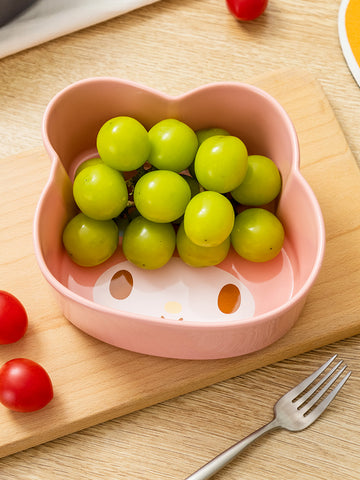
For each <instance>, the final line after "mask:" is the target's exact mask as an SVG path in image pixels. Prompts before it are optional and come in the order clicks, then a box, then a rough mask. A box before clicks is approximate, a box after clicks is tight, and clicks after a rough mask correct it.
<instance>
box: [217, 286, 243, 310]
mask: <svg viewBox="0 0 360 480" xmlns="http://www.w3.org/2000/svg"><path fill="white" fill-rule="evenodd" d="M240 304H241V294H240V290H239V289H238V287H237V286H236V285H234V284H233V283H228V284H227V285H224V286H223V287H222V289H221V290H220V292H219V295H218V307H219V310H220V311H221V312H222V313H228V314H229V313H234V312H236V310H237V309H238V308H239V307H240Z"/></svg>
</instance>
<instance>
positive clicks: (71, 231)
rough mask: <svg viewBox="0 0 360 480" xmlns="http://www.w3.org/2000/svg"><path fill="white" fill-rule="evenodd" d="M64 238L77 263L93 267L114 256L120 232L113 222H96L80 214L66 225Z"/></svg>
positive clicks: (66, 248) (69, 252) (66, 247)
mask: <svg viewBox="0 0 360 480" xmlns="http://www.w3.org/2000/svg"><path fill="white" fill-rule="evenodd" d="M62 238H63V244H64V247H65V250H66V251H67V252H68V254H69V255H70V257H71V259H72V260H73V261H74V262H75V263H77V264H78V265H81V266H83V267H93V266H95V265H99V264H100V263H103V262H105V260H107V259H108V258H110V257H111V256H112V255H113V253H114V252H115V250H116V248H117V246H118V243H119V230H118V227H117V225H116V223H115V222H114V221H113V220H94V219H93V218H89V217H87V216H86V215H84V214H83V213H79V214H77V215H76V216H75V217H73V218H72V219H71V220H70V221H69V222H68V223H67V224H66V226H65V228H64V231H63V236H62Z"/></svg>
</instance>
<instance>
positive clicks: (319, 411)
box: [306, 371, 351, 422]
mask: <svg viewBox="0 0 360 480" xmlns="http://www.w3.org/2000/svg"><path fill="white" fill-rule="evenodd" d="M350 375H351V371H350V372H348V373H347V374H346V375H345V377H344V378H343V379H342V380H341V382H339V383H338V384H337V386H336V387H335V388H334V390H332V391H331V392H330V393H329V395H327V396H326V397H325V398H324V400H323V401H322V402H321V403H319V405H318V406H317V407H315V408H314V409H313V410H312V411H311V412H310V413H309V414H308V415H307V417H306V418H308V420H309V421H311V422H313V421H315V420H316V419H317V418H318V417H319V416H320V415H321V414H322V413H323V412H324V410H325V409H326V408H327V407H328V406H329V404H330V403H331V402H332V401H333V400H334V398H335V397H336V395H337V394H338V393H339V392H340V390H341V389H342V387H343V386H344V384H345V382H346V381H347V380H348V378H349V377H350Z"/></svg>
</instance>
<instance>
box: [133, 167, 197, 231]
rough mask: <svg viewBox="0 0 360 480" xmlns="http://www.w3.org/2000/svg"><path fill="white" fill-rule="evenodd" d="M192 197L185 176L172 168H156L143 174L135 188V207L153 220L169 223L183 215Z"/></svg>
mask: <svg viewBox="0 0 360 480" xmlns="http://www.w3.org/2000/svg"><path fill="white" fill-rule="evenodd" d="M190 198H191V190H190V187H189V185H188V183H187V181H186V180H184V178H183V177H182V176H181V175H179V174H178V173H175V172H172V171H170V170H155V171H153V172H148V173H145V175H143V176H142V177H141V178H140V180H138V181H137V183H136V185H135V189H134V202H135V207H136V208H137V209H138V210H139V212H140V214H141V215H142V216H143V217H145V218H147V219H148V220H151V221H153V222H159V223H169V222H173V221H174V220H176V219H177V218H179V217H181V215H183V213H184V211H185V208H186V205H187V204H188V202H189V200H190Z"/></svg>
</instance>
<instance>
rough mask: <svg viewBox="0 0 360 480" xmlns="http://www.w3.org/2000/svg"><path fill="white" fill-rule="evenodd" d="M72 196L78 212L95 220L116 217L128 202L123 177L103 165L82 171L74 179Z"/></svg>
mask: <svg viewBox="0 0 360 480" xmlns="http://www.w3.org/2000/svg"><path fill="white" fill-rule="evenodd" d="M73 195H74V199H75V202H76V204H77V205H78V207H79V208H80V210H81V211H82V212H83V213H85V215H87V216H88V217H91V218H94V219H95V220H109V219H111V218H115V217H117V216H118V215H119V214H120V213H121V212H122V211H123V210H124V208H125V207H126V204H127V201H128V191H127V186H126V183H125V180H124V178H123V176H122V175H121V173H120V172H119V171H117V170H115V169H113V168H111V167H108V166H107V165H105V164H98V165H93V166H90V167H86V168H85V169H84V170H82V171H81V172H80V173H79V174H78V175H77V176H76V177H75V180H74V184H73Z"/></svg>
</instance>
